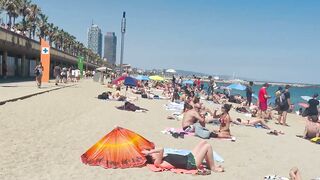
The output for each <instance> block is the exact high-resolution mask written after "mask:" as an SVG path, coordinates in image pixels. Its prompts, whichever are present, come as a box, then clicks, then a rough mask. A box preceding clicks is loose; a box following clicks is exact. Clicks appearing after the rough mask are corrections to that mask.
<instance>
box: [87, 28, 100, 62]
mask: <svg viewBox="0 0 320 180" xmlns="http://www.w3.org/2000/svg"><path fill="white" fill-rule="evenodd" d="M88 48H89V49H91V50H92V51H93V52H94V53H96V54H98V55H99V56H100V57H102V33H101V29H100V28H99V26H98V25H96V24H92V25H91V27H90V28H89V30H88Z"/></svg>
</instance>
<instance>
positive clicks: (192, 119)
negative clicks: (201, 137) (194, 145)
mask: <svg viewBox="0 0 320 180" xmlns="http://www.w3.org/2000/svg"><path fill="white" fill-rule="evenodd" d="M183 112H184V113H183V119H182V129H183V130H184V131H186V132H194V130H195V128H194V126H193V125H194V124H195V123H196V122H199V123H200V124H201V125H202V126H203V127H205V119H204V116H201V115H200V113H199V109H195V108H193V107H192V106H191V105H190V104H188V103H185V104H184V109H183Z"/></svg>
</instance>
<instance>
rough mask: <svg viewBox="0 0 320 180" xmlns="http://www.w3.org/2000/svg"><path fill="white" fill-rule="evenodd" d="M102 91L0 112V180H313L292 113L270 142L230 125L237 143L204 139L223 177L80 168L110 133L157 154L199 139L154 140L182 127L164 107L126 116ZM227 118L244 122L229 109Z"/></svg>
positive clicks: (315, 148) (313, 160)
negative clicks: (275, 179) (152, 147)
mask: <svg viewBox="0 0 320 180" xmlns="http://www.w3.org/2000/svg"><path fill="white" fill-rule="evenodd" d="M107 90H108V89H107V88H106V86H103V85H100V84H99V83H95V82H93V81H92V80H82V81H81V82H79V83H78V85H76V86H72V87H68V88H63V89H59V90H56V91H52V92H49V93H44V94H41V95H38V96H34V97H31V98H28V99H24V100H20V101H16V102H9V103H6V104H4V105H2V106H0V149H1V153H0V162H1V163H0V179H4V180H11V179H33V180H36V179H52V180H55V179H56V180H62V179H66V180H67V179H68V180H69V179H84V180H87V179H88V180H89V179H97V180H98V179H101V180H106V179H142V180H143V179H169V178H170V179H196V178H200V179H219V180H223V179H226V180H233V179H234V180H236V179H244V180H256V179H263V177H264V176H265V175H269V174H277V175H280V176H286V177H288V172H289V170H290V168H292V167H294V166H297V167H298V168H299V169H300V170H301V172H302V177H303V179H311V178H315V177H319V176H320V173H319V167H320V160H319V158H318V153H319V145H316V144H312V143H310V142H308V141H306V140H303V139H300V138H297V137H296V135H298V134H302V132H303V130H304V125H305V120H304V118H302V117H299V116H297V115H295V114H289V115H288V124H289V125H290V127H283V126H279V125H276V124H274V121H270V122H269V123H268V124H269V125H270V126H271V127H272V128H273V129H276V130H282V131H283V132H284V133H285V135H280V136H272V135H268V134H266V133H267V132H268V131H267V130H264V129H259V128H253V127H243V126H235V125H233V126H232V127H231V132H232V134H233V135H234V136H236V138H237V140H236V142H231V141H225V140H216V139H209V140H208V142H209V143H210V144H211V145H212V147H213V149H214V150H215V151H216V152H217V153H219V154H220V155H221V156H222V157H223V158H224V160H225V162H224V163H221V165H223V166H224V167H225V170H226V172H224V173H212V174H211V175H209V176H192V175H181V174H174V173H172V172H158V173H155V172H152V171H150V170H149V169H148V168H146V167H142V168H131V169H104V168H101V167H92V166H88V165H85V164H83V163H82V162H81V159H80V156H81V155H82V154H83V153H84V152H86V151H87V149H89V148H90V147H91V146H92V145H93V144H95V143H96V142H97V141H98V140H99V139H100V138H102V137H103V136H104V135H106V134H107V133H108V132H110V131H111V130H112V129H113V128H114V127H115V126H121V127H124V128H127V129H130V130H132V131H134V132H137V133H139V134H140V135H142V136H144V137H145V138H147V139H148V140H150V141H152V142H154V143H155V144H156V146H159V147H171V148H183V149H192V148H193V147H194V146H195V145H196V144H197V143H198V142H199V141H200V140H201V139H200V138H197V137H185V138H184V139H175V138H173V137H171V136H170V135H166V134H162V133H161V131H162V130H164V129H165V128H167V127H177V128H179V127H180V125H181V122H180V121H176V120H167V119H166V117H167V115H170V114H171V112H170V111H166V110H165V108H164V104H166V103H167V102H168V101H167V100H147V99H141V98H139V100H138V101H136V102H134V103H135V104H136V105H138V106H140V107H143V108H146V109H148V110H149V111H148V112H146V113H134V112H125V111H120V110H118V109H116V108H115V107H116V106H120V105H123V102H116V101H103V100H98V99H97V98H96V97H97V95H98V94H100V93H101V92H103V91H107ZM109 90H110V89H109ZM123 92H124V90H123ZM0 94H1V92H0ZM209 107H212V105H209ZM231 117H232V118H233V119H235V118H237V117H240V118H242V119H243V118H245V116H243V115H242V114H239V113H237V112H235V111H234V110H232V111H231ZM207 126H208V128H209V129H213V128H216V129H217V128H218V127H217V126H213V125H211V124H208V125H207Z"/></svg>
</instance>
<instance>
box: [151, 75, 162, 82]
mask: <svg viewBox="0 0 320 180" xmlns="http://www.w3.org/2000/svg"><path fill="white" fill-rule="evenodd" d="M149 78H150V79H151V80H154V81H164V78H163V77H161V76H158V75H156V76H150V77H149Z"/></svg>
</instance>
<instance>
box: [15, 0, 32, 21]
mask: <svg viewBox="0 0 320 180" xmlns="http://www.w3.org/2000/svg"><path fill="white" fill-rule="evenodd" d="M30 4H31V2H30V1H29V0H18V4H17V5H18V9H19V15H22V23H23V24H27V23H26V17H27V15H29V13H30V11H31V9H30Z"/></svg>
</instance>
